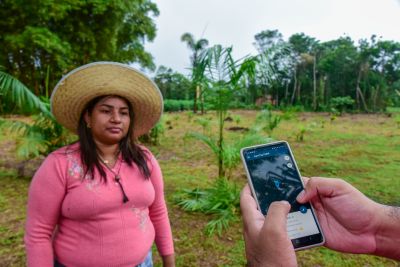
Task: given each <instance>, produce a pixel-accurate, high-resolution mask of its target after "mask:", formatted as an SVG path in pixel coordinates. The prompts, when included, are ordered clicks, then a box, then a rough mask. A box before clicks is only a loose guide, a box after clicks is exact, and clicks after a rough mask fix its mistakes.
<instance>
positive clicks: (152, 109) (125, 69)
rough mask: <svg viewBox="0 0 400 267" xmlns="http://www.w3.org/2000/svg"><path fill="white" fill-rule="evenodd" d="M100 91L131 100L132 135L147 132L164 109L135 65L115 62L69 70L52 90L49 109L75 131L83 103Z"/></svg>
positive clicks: (158, 95) (149, 81) (156, 89)
mask: <svg viewBox="0 0 400 267" xmlns="http://www.w3.org/2000/svg"><path fill="white" fill-rule="evenodd" d="M101 95H118V96H122V97H124V98H126V99H127V100H128V101H130V102H131V104H132V107H133V112H134V120H133V136H134V138H137V137H139V136H141V135H143V134H145V133H148V132H149V131H150V130H151V128H153V127H154V125H155V124H156V123H157V121H158V120H159V119H160V117H161V114H162V111H163V100H162V95H161V93H160V90H159V89H158V87H157V86H156V85H155V83H154V82H152V81H151V80H150V79H149V78H148V77H147V76H145V75H144V74H142V73H141V72H139V71H137V70H136V69H133V68H131V67H129V66H127V65H124V64H120V63H115V62H95V63H91V64H88V65H84V66H82V67H80V68H77V69H75V70H73V71H71V72H70V73H68V74H67V75H66V76H64V77H63V78H62V79H61V80H60V81H59V82H58V84H57V85H56V87H55V88H54V90H53V93H52V96H51V110H52V112H53V114H54V116H55V118H56V119H57V121H58V122H59V123H60V124H61V125H63V126H64V127H66V128H67V129H69V130H71V131H73V132H75V133H76V132H77V129H78V121H79V118H80V116H81V113H82V111H83V109H84V107H85V105H86V104H87V103H88V102H89V101H90V100H91V99H93V98H95V97H97V96H101Z"/></svg>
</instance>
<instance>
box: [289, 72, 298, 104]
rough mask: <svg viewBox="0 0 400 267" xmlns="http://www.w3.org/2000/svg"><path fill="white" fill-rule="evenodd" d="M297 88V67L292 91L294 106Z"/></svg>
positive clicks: (291, 101) (291, 100) (291, 102)
mask: <svg viewBox="0 0 400 267" xmlns="http://www.w3.org/2000/svg"><path fill="white" fill-rule="evenodd" d="M296 89H297V70H296V68H295V69H294V85H293V92H292V97H291V99H290V104H291V105H292V106H293V103H294V97H295V96H296Z"/></svg>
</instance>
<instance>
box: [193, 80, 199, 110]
mask: <svg viewBox="0 0 400 267" xmlns="http://www.w3.org/2000/svg"><path fill="white" fill-rule="evenodd" d="M198 98H199V97H198V85H197V84H196V85H195V90H194V99H193V113H197V100H198Z"/></svg>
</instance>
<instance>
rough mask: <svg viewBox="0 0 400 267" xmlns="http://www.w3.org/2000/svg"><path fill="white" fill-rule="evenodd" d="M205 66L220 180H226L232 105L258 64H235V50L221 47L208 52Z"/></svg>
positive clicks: (249, 60)
mask: <svg viewBox="0 0 400 267" xmlns="http://www.w3.org/2000/svg"><path fill="white" fill-rule="evenodd" d="M205 62H206V71H205V75H206V77H207V82H208V87H207V88H208V91H207V97H208V100H209V102H210V105H211V107H212V109H214V110H215V111H216V113H217V118H218V137H217V141H216V148H217V153H218V176H219V177H223V176H225V164H224V125H225V119H226V117H227V112H228V109H229V105H230V103H231V102H232V100H233V98H234V96H235V94H236V93H238V91H240V90H241V88H242V87H241V86H240V85H241V82H242V80H241V78H242V77H243V75H244V74H245V73H246V74H248V75H249V74H250V75H251V74H252V73H254V70H255V66H256V62H255V60H254V59H253V58H250V57H249V58H245V59H242V60H234V59H233V57H232V48H231V47H228V48H223V47H222V46H220V45H216V46H214V47H212V48H210V49H208V50H207V60H206V61H205ZM203 139H204V138H203ZM200 140H202V139H200ZM203 141H204V140H203Z"/></svg>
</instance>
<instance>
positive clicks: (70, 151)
mask: <svg viewBox="0 0 400 267" xmlns="http://www.w3.org/2000/svg"><path fill="white" fill-rule="evenodd" d="M49 155H51V156H54V157H57V158H59V157H68V156H74V155H75V156H79V155H80V148H79V143H78V142H76V143H72V144H69V145H66V146H63V147H60V148H58V149H56V150H54V151H53V152H51V153H50V154H49Z"/></svg>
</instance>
